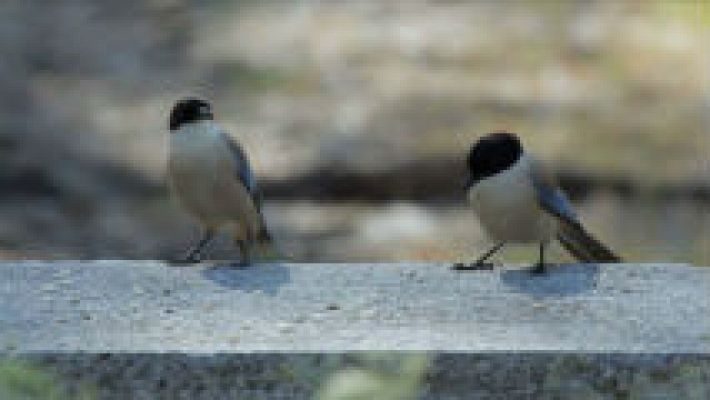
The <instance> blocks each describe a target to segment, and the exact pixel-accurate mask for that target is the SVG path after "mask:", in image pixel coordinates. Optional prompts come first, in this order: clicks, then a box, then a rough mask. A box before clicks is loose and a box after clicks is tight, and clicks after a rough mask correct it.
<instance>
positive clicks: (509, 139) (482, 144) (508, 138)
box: [466, 132, 523, 189]
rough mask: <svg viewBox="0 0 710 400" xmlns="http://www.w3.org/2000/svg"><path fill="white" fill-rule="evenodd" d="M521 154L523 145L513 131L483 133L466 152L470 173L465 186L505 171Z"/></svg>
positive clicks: (468, 186)
mask: <svg viewBox="0 0 710 400" xmlns="http://www.w3.org/2000/svg"><path fill="white" fill-rule="evenodd" d="M522 155H523V146H522V145H521V144H520V140H518V137H517V136H516V135H515V134H514V133H508V132H494V133H489V134H487V135H484V136H483V137H481V138H480V139H478V141H477V142H476V143H475V144H473V145H472V146H471V151H470V152H469V153H468V171H469V173H470V175H469V180H468V182H467V184H466V188H467V189H468V188H470V187H471V186H473V185H474V184H475V183H476V182H478V181H480V180H481V179H483V178H486V177H489V176H491V175H495V174H497V173H499V172H501V171H505V170H506V169H508V168H510V167H511V166H512V165H513V164H515V163H516V162H517V161H518V159H520V156H522Z"/></svg>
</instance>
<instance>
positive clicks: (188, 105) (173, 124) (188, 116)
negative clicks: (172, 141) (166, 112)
mask: <svg viewBox="0 0 710 400" xmlns="http://www.w3.org/2000/svg"><path fill="white" fill-rule="evenodd" d="M212 118H213V116H212V106H210V103H208V102H206V101H204V100H200V99H196V98H186V99H182V100H179V101H178V102H177V103H175V105H174V106H173V110H172V111H171V112H170V130H171V131H174V130H176V129H178V128H180V126H182V125H183V124H186V123H189V122H195V121H203V120H211V119H212Z"/></svg>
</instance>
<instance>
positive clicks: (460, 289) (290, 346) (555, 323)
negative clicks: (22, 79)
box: [0, 261, 710, 399]
mask: <svg viewBox="0 0 710 400" xmlns="http://www.w3.org/2000/svg"><path fill="white" fill-rule="evenodd" d="M709 289H710V269H708V268H699V267H692V266H685V265H660V264H645V265H632V264H624V265H576V264H575V265H560V266H557V267H553V268H551V269H550V272H549V273H548V274H546V275H541V276H540V275H532V274H530V273H529V271H528V270H527V269H525V268H523V267H506V268H500V269H497V270H495V271H479V272H456V271H452V270H450V269H449V265H446V264H424V263H398V264H279V263H271V264H260V265H255V266H252V267H248V268H239V267H234V266H231V265H229V263H228V262H225V263H210V264H203V265H199V266H187V267H182V266H181V267H176V266H167V265H166V264H164V263H162V262H157V261H87V262H80V261H57V262H34V261H24V262H6V263H3V264H0V299H1V300H2V303H0V345H1V346H2V349H3V351H4V353H5V354H8V355H16V356H19V357H24V358H30V359H34V360H37V361H40V362H41V363H43V364H46V365H53V366H54V367H56V369H57V370H58V371H60V373H61V374H63V375H65V376H68V377H71V378H72V379H73V380H74V381H80V380H81V381H88V382H90V383H92V384H97V385H98V386H99V388H100V389H101V390H100V393H101V394H102V397H104V398H125V397H126V396H129V397H133V398H154V397H151V396H155V395H156V393H159V394H160V395H161V396H162V395H165V396H168V397H167V398H180V397H181V396H182V397H184V398H224V397H226V398H245V396H246V398H248V396H253V397H255V398H307V397H309V396H310V395H311V394H312V393H313V390H314V388H316V387H317V385H318V382H320V377H322V376H325V374H327V372H328V371H329V370H330V369H332V368H333V365H343V364H347V362H348V357H351V356H352V354H359V352H362V351H396V352H404V353H406V352H409V351H423V352H427V353H429V354H431V355H432V364H431V368H430V371H429V372H428V373H427V375H426V376H425V385H424V388H423V394H422V396H423V398H432V399H433V398H437V399H438V398H460V396H464V397H466V396H465V395H464V394H465V393H474V394H475V393H478V395H480V396H484V397H488V396H489V395H491V394H493V393H504V394H505V396H504V397H501V398H516V397H517V398H529V396H532V395H540V394H541V393H543V392H544V393H548V394H549V393H555V390H558V391H559V390H562V389H560V388H563V389H564V388H565V387H566V386H565V385H568V384H573V386H574V388H577V389H579V387H581V388H582V389H579V390H587V391H589V390H591V391H592V392H589V393H597V392H599V393H603V394H604V396H606V395H609V396H612V395H613V396H618V395H621V396H622V397H623V396H624V395H629V393H631V392H633V390H646V389H644V388H646V387H647V386H648V385H650V384H662V385H666V386H667V387H671V388H677V387H682V388H685V387H687V386H688V385H690V386H692V387H696V388H700V389H698V390H706V389H707V383H706V382H708V381H709V379H707V378H708V377H707V376H706V375H707V372H703V371H710V368H709V366H710V296H708V293H709ZM328 360H330V361H328ZM332 360H336V362H331V361H332ZM326 361H327V362H326ZM294 371H295V372H294ZM304 371H307V372H305V374H306V375H307V376H309V377H310V378H308V379H305V378H303V376H306V375H303V374H304ZM688 371H690V372H688ZM659 376H660V377H661V378H658V377H659ZM678 376H680V378H677V377H678ZM688 376H689V377H688ZM314 377H319V378H314ZM676 378H677V379H680V380H681V383H680V384H678V383H677V382H676V380H674V379H676ZM659 379H660V381H659ZM696 381H697V382H700V383H703V382H705V383H704V384H702V385H696V384H693V383H692V382H696ZM570 382H572V383H570ZM575 382H576V383H575ZM639 382H640V383H639ZM658 382H660V383H658ZM687 382H691V383H690V384H688V383H687ZM580 385H581V386H580ZM634 385H636V386H634ZM639 385H640V386H639ZM683 385H685V386H683ZM666 386H664V387H666ZM574 388H573V389H574ZM634 388H636V389H634ZM577 389H574V390H577ZM566 390H567V389H564V391H566ZM570 390H572V389H570ZM659 390H660V389H659ZM664 390H665V389H664ZM668 390H671V389H668ZM673 390H676V389H673ZM677 390H685V389H677ZM585 393H586V392H585ZM674 393H681V392H677V391H676V392H674ZM682 393H685V392H682ZM702 393H703V394H704V393H708V392H707V391H706V392H702ZM478 395H476V396H478ZM141 396H143V397H141ZM171 396H172V397H171ZM551 396H552V395H551ZM585 396H586V395H585ZM600 396H601V394H600ZM686 397H687V396H686ZM691 397H692V396H691ZM553 398H554V396H553ZM592 398H606V397H603V396H602V397H592ZM612 398H613V397H612Z"/></svg>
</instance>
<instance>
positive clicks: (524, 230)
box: [468, 156, 555, 242]
mask: <svg viewBox="0 0 710 400" xmlns="http://www.w3.org/2000/svg"><path fill="white" fill-rule="evenodd" d="M530 168H531V163H530V160H529V159H528V157H527V156H523V157H521V158H520V159H519V160H518V161H517V162H516V163H515V164H514V165H513V166H512V167H510V168H509V169H507V170H505V171H502V172H499V173H497V174H495V175H492V176H489V177H486V178H484V179H482V180H481V181H479V182H477V183H476V184H475V185H474V186H473V187H472V188H471V189H470V190H469V192H468V198H469V201H470V203H471V205H472V206H473V208H474V210H475V211H476V213H477V214H478V218H479V220H480V222H481V224H482V225H483V227H484V228H485V230H486V232H487V233H488V234H489V235H490V236H491V237H492V238H493V239H495V240H500V241H511V242H533V241H544V240H547V239H549V238H550V237H551V236H552V234H553V233H554V229H555V221H554V219H553V218H551V217H550V216H549V215H548V214H547V213H546V212H545V211H543V210H542V209H541V207H540V206H539V203H538V197H537V192H536V190H535V187H534V186H533V183H532V179H531V170H530Z"/></svg>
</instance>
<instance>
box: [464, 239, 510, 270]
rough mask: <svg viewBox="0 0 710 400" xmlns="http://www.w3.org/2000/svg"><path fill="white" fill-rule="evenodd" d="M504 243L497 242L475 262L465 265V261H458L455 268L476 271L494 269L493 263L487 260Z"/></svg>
mask: <svg viewBox="0 0 710 400" xmlns="http://www.w3.org/2000/svg"><path fill="white" fill-rule="evenodd" d="M503 245H505V242H500V243H497V244H496V245H495V246H493V247H492V248H491V249H490V250H488V251H487V252H485V253H484V254H483V255H482V256H481V257H479V258H478V260H476V261H475V262H474V263H473V264H470V265H465V264H463V263H456V264H454V266H453V269H455V270H458V271H476V270H482V269H493V264H491V263H486V260H488V259H489V258H490V257H491V256H492V255H493V254H495V253H496V252H497V251H498V250H500V249H501V247H503Z"/></svg>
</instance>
